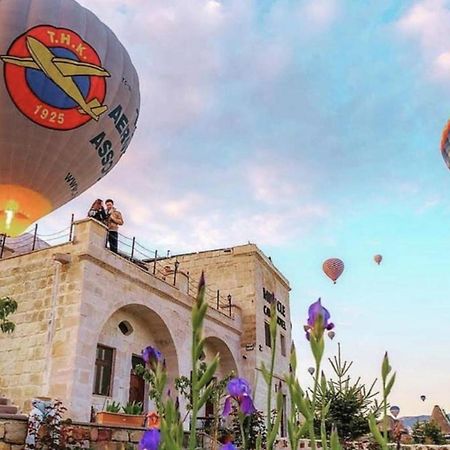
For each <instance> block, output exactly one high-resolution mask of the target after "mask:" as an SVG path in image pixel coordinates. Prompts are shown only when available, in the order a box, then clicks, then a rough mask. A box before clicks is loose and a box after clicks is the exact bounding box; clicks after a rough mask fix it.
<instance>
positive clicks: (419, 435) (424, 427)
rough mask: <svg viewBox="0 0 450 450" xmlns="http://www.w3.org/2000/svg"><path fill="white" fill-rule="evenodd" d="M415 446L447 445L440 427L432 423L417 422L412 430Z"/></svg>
mask: <svg viewBox="0 0 450 450" xmlns="http://www.w3.org/2000/svg"><path fill="white" fill-rule="evenodd" d="M412 437H413V440H414V443H415V444H436V445H443V444H445V437H444V435H443V434H442V432H441V429H440V428H439V426H438V425H437V424H436V423H435V422H433V421H431V422H416V423H415V424H414V426H413V429H412Z"/></svg>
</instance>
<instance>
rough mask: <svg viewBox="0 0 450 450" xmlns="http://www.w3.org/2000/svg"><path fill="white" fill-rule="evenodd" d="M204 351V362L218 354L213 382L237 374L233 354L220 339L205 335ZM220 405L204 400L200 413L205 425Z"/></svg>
mask: <svg viewBox="0 0 450 450" xmlns="http://www.w3.org/2000/svg"><path fill="white" fill-rule="evenodd" d="M204 353H205V361H206V362H210V361H211V360H212V359H213V358H214V356H215V355H216V354H219V355H220V362H219V366H218V367H217V370H216V373H215V375H214V379H213V382H216V383H217V382H220V381H221V380H223V379H225V378H226V377H229V376H230V375H231V374H233V375H234V376H238V375H239V373H238V368H237V365H236V361H235V359H234V357H233V354H232V353H231V350H230V348H229V347H228V345H227V344H226V343H225V342H224V341H223V340H222V339H220V338H218V337H215V336H210V337H207V338H206V339H205V346H204ZM215 400H217V399H215ZM221 407H222V405H221V404H220V405H219V404H218V403H217V401H207V402H206V404H205V407H204V410H203V412H202V413H201V414H202V416H203V417H204V421H205V426H206V427H207V425H208V421H209V418H211V417H213V416H214V415H216V413H218V411H217V408H221Z"/></svg>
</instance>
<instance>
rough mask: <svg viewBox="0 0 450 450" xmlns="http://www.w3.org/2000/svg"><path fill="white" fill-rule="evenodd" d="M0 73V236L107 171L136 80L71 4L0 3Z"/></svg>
mask: <svg viewBox="0 0 450 450" xmlns="http://www.w3.org/2000/svg"><path fill="white" fill-rule="evenodd" d="M0 66H1V72H0V161H1V164H0V234H6V235H8V236H18V235H20V234H21V233H23V232H24V231H25V229H26V228H27V227H28V226H29V225H31V224H32V223H33V222H35V221H36V220H37V219H39V218H40V217H42V216H44V215H46V214H48V213H49V212H51V211H53V210H54V209H56V208H58V207H60V206H61V205H64V204H65V203H67V202H68V201H70V200H71V199H73V198H74V197H77V196H78V195H80V194H81V193H82V192H83V191H85V190H86V189H88V188H89V187H90V186H92V185H93V184H94V183H96V182H97V181H98V180H100V179H101V178H102V177H104V176H105V175H106V174H107V173H108V172H109V171H110V170H111V169H112V168H113V167H114V166H115V165H116V164H117V162H118V161H119V159H120V158H121V157H122V155H123V154H124V153H125V151H126V150H127V147H128V145H129V143H130V140H131V138H132V137H133V134H134V131H135V128H136V123H137V118H138V114H139V103H140V96H139V80H138V76H137V73H136V70H135V68H134V67H133V64H132V62H131V60H130V57H129V56H128V53H127V51H126V50H125V48H124V47H123V46H122V44H121V43H120V42H119V40H118V39H117V37H116V36H115V35H114V33H113V32H112V31H111V30H110V29H109V28H108V27H107V26H106V25H104V24H103V23H102V22H101V21H100V20H99V19H98V18H97V17H96V16H95V15H94V14H93V13H91V12H90V11H88V10H87V9H85V8H83V7H82V6H80V5H79V4H78V3H77V2H76V1H74V0H1V1H0Z"/></svg>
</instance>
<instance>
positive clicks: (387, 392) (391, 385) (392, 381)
mask: <svg viewBox="0 0 450 450" xmlns="http://www.w3.org/2000/svg"><path fill="white" fill-rule="evenodd" d="M395 376H396V374H395V373H394V374H393V375H392V377H391V379H390V380H389V382H388V384H387V386H386V392H385V395H386V397H387V396H388V395H389V394H390V393H391V390H392V387H393V386H394V383H395Z"/></svg>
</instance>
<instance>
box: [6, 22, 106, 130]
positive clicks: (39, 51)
mask: <svg viewBox="0 0 450 450" xmlns="http://www.w3.org/2000/svg"><path fill="white" fill-rule="evenodd" d="M0 59H1V60H2V61H3V62H4V64H5V67H4V74H5V82H6V87H7V89H8V92H9V95H10V96H11V99H12V100H13V102H14V104H15V105H16V106H17V108H18V109H19V110H20V111H21V112H22V113H23V114H24V115H25V116H26V117H28V118H29V119H30V120H32V121H33V122H35V123H37V124H39V125H41V126H43V127H46V128H51V129H54V130H72V129H74V128H78V127H80V126H82V125H84V124H85V123H87V122H89V121H90V120H91V119H94V120H98V119H99V118H100V116H101V115H102V114H103V113H105V112H106V111H107V109H108V107H107V106H106V105H104V104H103V102H104V100H105V96H106V80H105V78H106V77H109V76H110V74H109V73H108V72H107V71H106V70H105V69H104V68H103V67H102V65H101V61H100V58H99V56H98V55H97V53H96V51H95V50H94V49H93V48H92V47H91V46H90V45H89V44H88V43H87V42H85V41H84V40H83V39H81V37H80V36H79V35H78V34H77V33H75V32H74V31H72V30H69V29H67V28H55V27H52V26H51V25H39V26H37V27H34V28H31V29H30V30H28V31H27V32H25V33H24V34H22V35H21V36H19V37H18V38H17V39H16V40H15V41H14V42H13V43H12V44H11V46H10V48H9V50H8V53H7V54H6V55H2V56H0Z"/></svg>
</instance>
